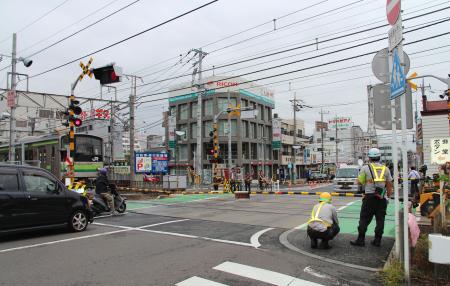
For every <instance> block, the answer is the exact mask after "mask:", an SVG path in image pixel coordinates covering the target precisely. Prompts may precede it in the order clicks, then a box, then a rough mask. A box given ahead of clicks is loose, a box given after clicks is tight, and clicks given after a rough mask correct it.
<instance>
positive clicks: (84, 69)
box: [79, 58, 93, 81]
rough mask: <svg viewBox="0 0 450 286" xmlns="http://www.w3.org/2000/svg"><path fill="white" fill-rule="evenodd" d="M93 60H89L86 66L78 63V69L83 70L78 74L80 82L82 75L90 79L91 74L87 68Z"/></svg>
mask: <svg viewBox="0 0 450 286" xmlns="http://www.w3.org/2000/svg"><path fill="white" fill-rule="evenodd" d="M92 61H93V59H92V58H90V59H89V61H88V63H87V65H84V64H83V63H82V62H80V67H81V69H82V70H83V72H82V73H81V74H80V78H79V79H80V81H81V80H82V79H83V77H84V75H85V74H87V75H88V76H89V77H90V78H92V72H91V71H90V70H89V66H90V65H91V64H92Z"/></svg>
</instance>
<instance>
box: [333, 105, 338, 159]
mask: <svg viewBox="0 0 450 286" xmlns="http://www.w3.org/2000/svg"><path fill="white" fill-rule="evenodd" d="M334 122H335V124H336V136H335V137H334V142H335V143H336V168H337V167H338V164H339V161H338V159H339V150H338V124H337V114H336V117H335V118H334Z"/></svg>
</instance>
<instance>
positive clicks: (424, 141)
mask: <svg viewBox="0 0 450 286" xmlns="http://www.w3.org/2000/svg"><path fill="white" fill-rule="evenodd" d="M422 105H423V111H421V116H422V118H421V119H420V120H419V122H418V124H417V151H418V152H417V155H418V157H419V161H420V165H427V167H428V172H427V173H428V174H434V173H438V169H439V166H438V165H437V164H432V163H431V148H432V146H431V141H432V139H437V138H447V139H449V137H450V136H449V119H448V110H449V109H448V106H447V101H446V100H438V101H427V100H426V98H424V99H423V104H422ZM447 152H448V150H447Z"/></svg>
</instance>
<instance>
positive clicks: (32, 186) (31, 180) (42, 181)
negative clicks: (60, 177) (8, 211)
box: [23, 170, 58, 193]
mask: <svg viewBox="0 0 450 286" xmlns="http://www.w3.org/2000/svg"><path fill="white" fill-rule="evenodd" d="M23 180H24V181H25V188H26V189H27V191H28V192H40V193H48V192H54V191H56V190H57V186H58V184H57V183H56V182H55V181H53V180H51V179H50V178H48V177H47V175H46V174H45V173H43V172H39V171H28V170H25V171H24V172H23Z"/></svg>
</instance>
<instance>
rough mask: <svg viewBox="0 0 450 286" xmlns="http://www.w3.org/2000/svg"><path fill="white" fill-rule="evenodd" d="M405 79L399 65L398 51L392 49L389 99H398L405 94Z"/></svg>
mask: <svg viewBox="0 0 450 286" xmlns="http://www.w3.org/2000/svg"><path fill="white" fill-rule="evenodd" d="M405 87H406V78H405V74H404V72H403V68H402V66H401V65H400V58H399V56H398V50H397V49H394V54H393V57H392V74H391V99H394V98H396V97H399V96H400V95H402V94H403V93H405Z"/></svg>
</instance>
